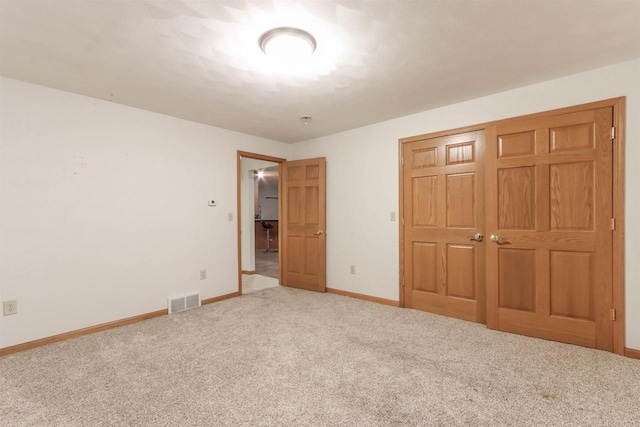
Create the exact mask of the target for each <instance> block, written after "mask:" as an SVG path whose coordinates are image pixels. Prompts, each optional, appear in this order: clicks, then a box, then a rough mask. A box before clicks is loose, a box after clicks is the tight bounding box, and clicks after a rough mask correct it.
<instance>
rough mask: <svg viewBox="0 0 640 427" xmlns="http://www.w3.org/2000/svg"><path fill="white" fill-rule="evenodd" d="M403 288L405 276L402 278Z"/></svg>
mask: <svg viewBox="0 0 640 427" xmlns="http://www.w3.org/2000/svg"><path fill="white" fill-rule="evenodd" d="M402 289H404V277H403V278H402Z"/></svg>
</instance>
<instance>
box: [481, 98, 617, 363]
mask: <svg viewBox="0 0 640 427" xmlns="http://www.w3.org/2000/svg"><path fill="white" fill-rule="evenodd" d="M612 121H613V118H612V108H600V109H596V110H588V111H582V112H578V113H573V114H562V115H557V116H551V117H547V118H533V119H526V118H525V119H513V120H505V121H501V122H499V123H498V124H497V125H496V126H495V127H494V128H490V129H488V130H487V133H488V135H489V134H491V136H490V137H488V138H487V233H488V234H490V236H489V240H488V241H487V247H486V250H487V252H486V254H487V300H488V304H487V307H488V311H487V326H488V327H490V328H494V329H499V330H502V331H508V332H515V333H519V334H523V335H530V336H535V337H539V338H546V339H551V340H556V341H562V342H567V343H572V344H578V345H582V346H585V347H597V348H599V349H603V350H608V351H613V322H612V318H611V310H612V295H613V284H612V283H613V281H612V274H613V273H612V253H613V249H612V227H611V219H612V218H613V197H612V187H613V182H612V142H611V138H612V137H611V128H612ZM491 235H492V236H491Z"/></svg>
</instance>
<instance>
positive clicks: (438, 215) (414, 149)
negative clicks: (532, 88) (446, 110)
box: [402, 130, 485, 323]
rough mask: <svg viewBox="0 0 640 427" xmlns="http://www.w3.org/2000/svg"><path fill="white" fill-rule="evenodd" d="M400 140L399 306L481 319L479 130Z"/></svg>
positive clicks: (481, 169)
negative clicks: (401, 250)
mask: <svg viewBox="0 0 640 427" xmlns="http://www.w3.org/2000/svg"><path fill="white" fill-rule="evenodd" d="M402 143H403V145H402V160H403V168H402V180H403V181H402V182H403V184H402V185H403V216H404V218H403V221H404V222H403V246H404V247H403V254H404V255H403V256H404V260H403V264H404V268H403V270H404V281H403V288H402V289H403V300H404V306H405V307H408V308H415V309H419V310H424V311H429V312H432V313H437V314H442V315H446V316H451V317H457V318H460V319H464V320H470V321H474V322H480V323H484V321H485V289H484V279H485V277H484V275H485V270H484V245H485V243H484V242H483V237H484V236H483V233H484V221H485V212H484V162H483V156H484V132H483V131H482V130H478V131H473V132H465V133H460V134H456V135H445V136H439V137H429V136H427V137H425V139H417V138H416V139H415V140H414V139H413V138H412V139H411V141H407V142H404V141H402Z"/></svg>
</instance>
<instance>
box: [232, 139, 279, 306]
mask: <svg viewBox="0 0 640 427" xmlns="http://www.w3.org/2000/svg"><path fill="white" fill-rule="evenodd" d="M243 157H247V158H250V159H256V160H266V161H268V162H274V163H278V175H279V174H280V172H281V171H280V166H281V165H282V162H286V161H287V159H283V158H280V157H273V156H267V155H265V154H257V153H250V152H248V151H241V150H238V151H237V155H236V180H237V187H236V203H237V206H236V223H237V225H238V226H237V229H238V230H237V235H236V240H237V241H238V295H242V221H241V219H240V214H241V212H242V191H241V190H242V182H241V181H242V175H241V173H240V170H241V168H242V158H243ZM278 191H281V189H280V180H278ZM278 212H282V206H280V199H278ZM278 233H279V231H278ZM278 239H280V235H278ZM281 252H282V251H278V266H280V265H281V264H282V263H281V262H280V257H281V256H282V255H281ZM253 274H255V271H254V272H253Z"/></svg>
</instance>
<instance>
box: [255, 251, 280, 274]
mask: <svg viewBox="0 0 640 427" xmlns="http://www.w3.org/2000/svg"><path fill="white" fill-rule="evenodd" d="M256 274H260V275H262V276H267V277H273V278H275V279H277V278H278V252H265V251H264V249H258V250H257V251H256Z"/></svg>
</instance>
